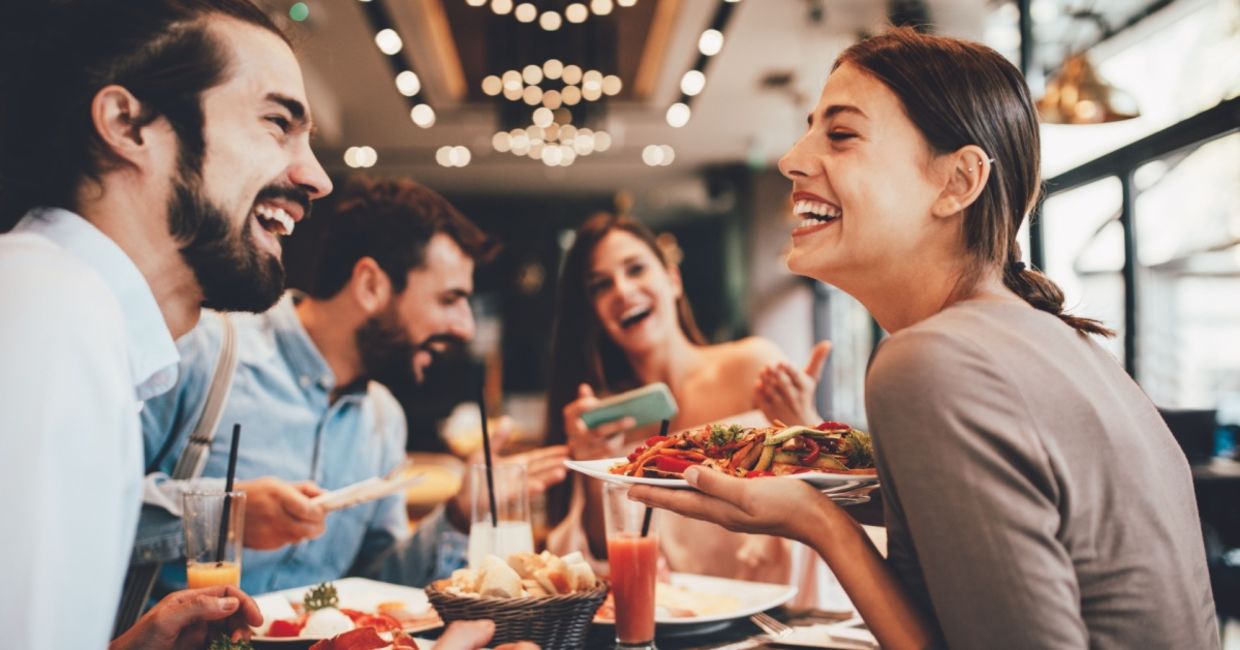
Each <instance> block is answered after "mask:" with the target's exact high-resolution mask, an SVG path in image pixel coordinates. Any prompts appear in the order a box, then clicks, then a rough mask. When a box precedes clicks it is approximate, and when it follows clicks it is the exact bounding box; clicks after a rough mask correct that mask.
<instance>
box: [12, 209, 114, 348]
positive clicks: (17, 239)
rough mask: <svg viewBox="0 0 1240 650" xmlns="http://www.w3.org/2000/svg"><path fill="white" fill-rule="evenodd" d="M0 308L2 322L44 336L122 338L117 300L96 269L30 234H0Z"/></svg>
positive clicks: (43, 239)
mask: <svg viewBox="0 0 1240 650" xmlns="http://www.w3.org/2000/svg"><path fill="white" fill-rule="evenodd" d="M0 309H3V311H4V312H5V320H6V321H7V324H8V325H10V326H13V327H21V326H22V325H28V326H32V327H38V328H40V330H41V331H42V332H43V333H44V334H45V335H51V334H55V333H57V332H62V331H67V330H72V331H74V332H81V335H82V336H86V337H92V336H101V335H109V336H110V335H117V336H123V330H122V318H123V313H122V311H121V308H120V304H119V302H118V301H117V299H116V296H115V295H114V294H113V293H112V291H111V289H110V288H109V287H108V285H107V283H106V282H104V280H103V278H101V277H99V273H98V272H97V271H95V270H94V269H93V268H91V267H90V266H89V265H87V264H85V263H83V262H82V261H81V260H78V259H77V258H75V257H74V256H72V255H70V254H69V253H68V252H66V251H65V250H64V249H62V248H61V247H59V246H57V245H56V244H54V243H52V242H51V241H49V240H47V239H46V238H43V237H40V236H38V235H34V234H28V233H10V234H5V235H0ZM44 328H46V329H44Z"/></svg>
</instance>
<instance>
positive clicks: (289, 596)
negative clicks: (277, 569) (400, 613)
mask: <svg viewBox="0 0 1240 650" xmlns="http://www.w3.org/2000/svg"><path fill="white" fill-rule="evenodd" d="M332 584H333V585H335V586H336V593H337V594H338V595H339V596H340V607H342V608H345V609H356V610H359V611H363V612H366V613H368V614H374V613H376V611H377V609H378V606H379V603H386V602H391V601H400V602H403V603H405V609H406V610H408V612H409V613H410V614H413V615H415V616H422V615H423V614H425V615H426V616H427V622H426V624H424V625H413V626H409V627H406V628H405V631H406V632H423V631H426V630H433V629H435V628H437V627H440V626H442V625H443V622H442V621H440V620H439V617H438V616H436V615H435V611H434V610H433V609H431V603H430V600H429V599H427V597H426V592H425V591H423V590H421V589H418V588H416V587H406V586H403V585H394V584H390V583H387V582H379V581H377V580H367V579H366V578H341V579H340V580H333V581H332ZM315 586H316V585H308V586H305V587H297V588H296V589H285V590H283V591H273V592H270V593H267V594H263V595H261V596H255V597H254V600H255V602H256V603H258V609H259V611H261V612H262V614H263V627H261V628H256V629H255V635H254V640H255V641H262V642H264V643H280V642H290V643H303V644H304V643H305V642H306V641H318V640H319V639H312V638H307V637H275V636H266V635H265V634H262V633H265V632H266V631H267V630H266V626H268V625H270V624H271V621H273V620H275V619H277V618H290V612H291V611H292V610H291V605H290V603H300V602H301V600H302V598H304V597H305V595H306V592H307V591H309V590H310V589H313V588H314V587H315Z"/></svg>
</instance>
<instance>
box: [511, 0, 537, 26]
mask: <svg viewBox="0 0 1240 650" xmlns="http://www.w3.org/2000/svg"><path fill="white" fill-rule="evenodd" d="M512 15H513V16H516V17H517V20H519V21H521V22H523V23H532V22H534V20H535V19H536V18H538V7H535V6H534V5H533V4H531V3H529V2H522V3H521V4H519V5H517V10H516V11H515V12H513V14H512Z"/></svg>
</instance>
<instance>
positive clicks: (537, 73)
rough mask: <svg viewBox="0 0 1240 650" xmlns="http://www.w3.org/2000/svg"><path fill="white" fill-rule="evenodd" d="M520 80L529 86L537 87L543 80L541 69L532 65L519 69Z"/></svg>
mask: <svg viewBox="0 0 1240 650" xmlns="http://www.w3.org/2000/svg"><path fill="white" fill-rule="evenodd" d="M521 78H522V79H524V80H525V83H527V84H529V85H531V86H537V85H538V84H539V83H541V82H542V80H543V71H542V68H541V67H539V66H536V65H533V64H530V65H527V66H525V67H524V68H521Z"/></svg>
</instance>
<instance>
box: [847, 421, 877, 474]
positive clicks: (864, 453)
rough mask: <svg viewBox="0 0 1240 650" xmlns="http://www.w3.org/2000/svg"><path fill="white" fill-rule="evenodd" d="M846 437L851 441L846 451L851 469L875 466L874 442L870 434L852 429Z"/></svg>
mask: <svg viewBox="0 0 1240 650" xmlns="http://www.w3.org/2000/svg"><path fill="white" fill-rule="evenodd" d="M844 438H845V439H846V440H848V442H849V445H848V449H847V450H845V452H844V453H845V454H846V455H847V456H848V467H849V469H865V468H868V467H874V443H873V441H871V440H870V434H868V433H866V432H864V431H858V430H857V429H850V430H849V431H848V432H847V433H845V434H844Z"/></svg>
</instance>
